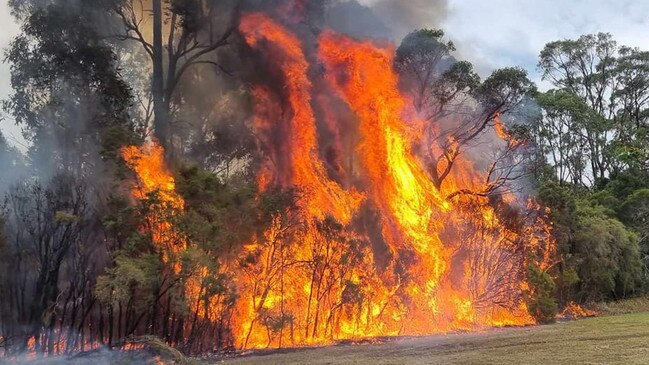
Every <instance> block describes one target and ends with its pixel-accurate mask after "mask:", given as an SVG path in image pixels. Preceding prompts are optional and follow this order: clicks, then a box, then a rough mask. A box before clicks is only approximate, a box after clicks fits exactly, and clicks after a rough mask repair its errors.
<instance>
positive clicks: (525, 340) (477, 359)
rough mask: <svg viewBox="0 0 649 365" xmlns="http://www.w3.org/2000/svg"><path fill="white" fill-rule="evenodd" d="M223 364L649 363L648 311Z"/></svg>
mask: <svg viewBox="0 0 649 365" xmlns="http://www.w3.org/2000/svg"><path fill="white" fill-rule="evenodd" d="M224 363H225V364H227V365H236V364H245V365H256V364H259V365H262V364H264V365H266V364H282V365H283V364H323V365H324V364H359V365H360V364H370V365H383V364H386V365H387V364H390V365H396V364H413V365H418V364H466V365H468V364H475V365H478V364H480V365H486V364H499V365H508V364H517V365H518V364H543V365H554V364H570V365H573V364H625V365H626V364H649V312H646V313H631V314H622V315H616V316H602V317H598V318H588V319H581V320H577V321H570V322H562V323H557V324H552V325H545V326H533V327H526V328H505V329H497V330H490V331H484V332H480V333H460V334H452V335H444V336H432V337H422V338H403V339H396V340H391V341H387V342H384V343H380V344H371V345H339V346H331V347H323V348H315V349H301V350H286V351H283V352H281V353H277V352H275V353H271V354H261V355H260V354H255V355H251V356H244V357H240V358H237V359H232V360H226V361H224Z"/></svg>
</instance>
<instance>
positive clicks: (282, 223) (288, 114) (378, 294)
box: [122, 13, 554, 349]
mask: <svg viewBox="0 0 649 365" xmlns="http://www.w3.org/2000/svg"><path fill="white" fill-rule="evenodd" d="M239 31H240V33H241V34H242V35H243V37H244V39H245V41H246V43H247V44H248V46H250V47H251V48H252V49H254V50H255V51H256V52H259V53H260V54H262V55H263V57H265V59H266V61H267V65H268V67H269V68H270V71H269V72H272V73H273V76H274V78H273V80H276V82H277V83H279V84H273V85H263V84H259V85H255V86H253V87H252V89H251V95H252V97H253V100H254V103H253V105H254V109H255V116H254V119H253V127H254V130H255V133H256V135H258V136H259V137H260V138H259V139H260V148H261V150H262V151H263V155H264V157H265V160H264V161H263V162H262V164H261V166H260V169H259V171H258V173H257V180H258V185H259V187H260V190H261V191H265V190H267V189H268V188H269V187H271V186H281V187H284V188H296V189H297V190H298V191H299V193H300V194H299V200H298V208H297V210H289V211H286V212H285V213H283V214H278V215H277V216H276V217H274V219H273V221H272V224H270V226H269V227H268V229H266V231H265V232H264V233H263V235H261V236H259V237H255V239H254V240H252V241H251V242H248V243H246V244H245V245H244V246H243V248H242V249H240V251H238V252H231V253H228V254H224V255H223V257H222V258H221V259H220V260H221V261H220V262H219V267H220V269H221V270H222V272H223V273H224V274H226V273H227V274H228V275H229V277H231V278H232V279H231V280H232V287H233V288H234V291H235V292H236V301H234V302H232V303H230V302H228V301H225V300H211V299H209V298H208V299H205V296H204V295H202V293H201V289H200V288H201V286H200V283H201V282H202V281H203V279H205V278H206V277H207V276H208V275H209V273H208V272H207V270H199V271H198V273H197V274H196V275H195V277H194V278H192V279H190V280H188V282H187V287H186V290H185V292H186V296H187V298H188V303H193V305H194V306H195V308H194V309H195V310H194V312H196V313H199V315H200V317H201V318H206V319H208V320H210V321H215V322H216V321H223V320H224V318H226V322H227V323H228V328H229V331H230V333H231V336H232V341H233V342H234V344H235V345H236V347H238V348H241V349H246V348H265V347H284V346H300V345H315V344H317V345H320V344H329V343H332V342H335V341H337V340H343V339H344V340H359V339H363V338H371V337H377V336H396V335H425V334H432V333H440V332H447V331H454V330H479V329H482V328H486V327H491V326H506V325H526V324H532V323H534V320H533V319H532V317H531V316H530V315H529V313H528V311H527V307H526V305H525V302H524V300H523V292H524V291H525V290H526V289H527V287H528V284H527V282H526V279H525V267H526V264H527V260H529V256H530V255H528V254H530V253H533V254H534V255H535V256H537V257H542V261H543V262H542V264H541V268H542V269H547V268H548V267H549V266H550V265H551V262H550V261H551V257H552V255H553V247H554V246H553V242H552V241H551V240H550V239H549V230H550V225H549V224H548V223H547V221H546V219H544V218H543V217H544V216H545V215H546V213H547V212H544V211H543V210H542V209H541V208H540V206H538V204H535V203H534V202H533V201H530V202H528V207H527V208H522V209H526V211H527V212H528V214H527V215H526V216H525V222H524V223H523V224H522V228H520V229H519V228H512V224H508V223H507V222H505V221H503V220H504V218H503V217H502V215H501V214H500V213H499V211H497V210H496V208H495V206H496V205H495V204H494V203H493V202H492V201H490V199H489V198H488V197H486V196H484V195H480V194H460V195H453V194H452V193H454V192H456V191H459V190H462V189H464V190H466V191H474V192H479V191H484V188H485V186H484V182H482V179H481V177H482V176H481V172H480V171H479V170H477V169H476V168H475V166H474V165H473V163H471V161H469V160H468V159H466V158H464V157H462V156H459V157H458V158H457V159H456V160H455V161H454V165H453V166H452V167H453V169H452V170H451V173H450V174H449V176H448V178H447V179H446V180H445V181H444V183H443V184H441V186H437V185H436V184H435V183H433V181H432V179H431V177H430V175H429V172H428V171H427V170H426V168H425V167H424V165H423V163H422V161H421V159H420V157H419V156H418V155H417V154H416V153H415V152H414V150H413V147H412V146H413V144H414V142H415V141H418V140H420V139H421V138H422V132H421V131H422V125H423V123H424V122H423V121H421V120H418V119H417V117H416V116H415V114H414V113H413V112H412V111H411V110H409V109H408V105H411V103H409V102H408V99H407V97H405V96H404V95H402V93H401V91H400V90H399V88H398V84H399V79H398V75H397V74H396V73H395V72H394V71H393V69H392V63H393V57H394V47H392V46H388V47H384V48H382V47H378V46H376V45H375V44H373V43H371V42H366V41H358V40H354V39H351V38H349V37H346V36H343V35H339V34H335V33H333V32H331V31H325V32H323V33H322V34H321V35H320V36H319V37H318V40H317V43H318V51H317V55H311V54H309V53H308V52H307V49H309V47H308V46H305V44H303V42H302V41H301V39H300V38H298V37H297V36H296V35H295V34H294V33H293V32H291V31H290V30H289V29H288V28H286V27H284V26H283V25H281V24H279V23H278V22H276V21H275V20H273V19H271V18H270V17H268V16H266V15H264V14H260V13H251V14H245V15H244V16H243V17H242V20H241V23H240V25H239ZM316 70H317V71H321V72H316ZM316 83H317V84H316ZM317 107H319V108H321V109H323V111H322V112H317V110H318V109H316V108H317ZM341 109H344V110H345V111H344V112H341ZM346 119H352V121H351V122H350V121H347V123H345V122H346ZM495 123H496V124H495V126H496V127H495V128H496V130H497V132H499V131H500V132H499V134H501V138H503V139H505V140H508V139H509V136H508V135H507V134H506V133H505V132H506V131H505V129H504V127H503V126H502V123H500V119H499V118H496V122H495ZM323 126H324V127H326V128H327V130H328V131H329V133H330V134H332V135H333V138H334V141H333V142H332V143H331V146H327V147H329V148H332V149H333V150H334V152H335V153H334V154H333V155H332V156H329V157H330V158H327V159H323V158H322V156H321V155H322V153H321V151H322V150H323V149H324V148H322V146H320V142H319V139H318V137H319V133H321V130H320V129H319V127H323ZM499 126H500V127H499ZM343 137H345V138H343ZM278 141H280V142H278ZM447 143H448V146H450V147H448V146H446V148H450V153H452V154H455V153H456V152H457V153H459V146H458V143H457V141H455V140H453V138H452V137H449V140H448V141H447ZM443 147H444V146H439V145H434V146H431V148H432V149H433V150H435V151H441V150H443V149H444V148H443ZM122 154H123V156H124V158H125V160H126V161H127V163H128V164H129V165H130V166H131V167H132V168H133V169H134V170H135V171H136V173H137V176H138V183H137V184H135V185H134V187H133V189H132V194H133V196H134V197H135V198H137V199H147V198H148V197H149V196H150V195H151V194H153V193H157V196H158V198H159V200H160V201H161V206H163V207H166V208H167V209H169V210H171V214H172V216H173V215H174V214H180V213H181V211H182V210H183V209H184V202H183V200H182V197H180V196H179V195H178V194H177V193H176V192H175V183H174V179H173V175H172V174H171V173H170V172H169V171H168V169H167V168H166V167H165V165H164V158H163V156H164V153H163V151H162V149H161V148H160V147H159V146H157V145H156V144H147V145H145V146H143V147H127V148H125V149H123V150H122ZM438 168H439V167H438ZM442 168H444V167H442ZM449 196H454V198H448V197H449ZM501 201H502V203H501V204H510V205H516V204H518V203H517V197H515V196H513V195H508V194H504V196H503V197H502V198H501ZM522 205H525V204H522ZM150 220H151V221H152V222H153V224H152V225H151V226H152V227H153V230H154V231H155V233H154V235H153V236H154V242H155V243H156V244H158V245H159V246H160V247H167V248H171V249H168V250H167V251H169V252H170V254H169V255H170V256H171V255H172V254H173V253H175V252H177V250H181V249H183V248H184V247H186V246H187V245H188V244H191V243H189V242H188V241H187V239H185V238H183V237H182V235H179V234H178V233H177V232H176V230H175V229H174V227H173V224H171V220H170V219H168V218H165V217H164V216H161V217H158V216H152V217H150ZM176 270H178V267H176ZM201 301H203V303H204V304H205V305H201Z"/></svg>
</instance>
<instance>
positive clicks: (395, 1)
mask: <svg viewBox="0 0 649 365" xmlns="http://www.w3.org/2000/svg"><path fill="white" fill-rule="evenodd" d="M359 2H360V3H361V4H363V5H366V6H369V7H370V8H371V9H372V11H373V13H374V14H375V15H376V16H377V17H378V18H379V19H381V21H382V22H383V23H384V24H386V25H387V26H388V27H389V28H390V29H391V30H392V40H393V41H395V42H399V41H400V40H401V39H403V37H404V36H405V35H406V34H408V33H410V32H411V31H413V30H415V29H420V28H440V27H441V24H442V23H443V21H444V19H445V18H446V16H447V14H448V7H449V5H448V1H447V0H359Z"/></svg>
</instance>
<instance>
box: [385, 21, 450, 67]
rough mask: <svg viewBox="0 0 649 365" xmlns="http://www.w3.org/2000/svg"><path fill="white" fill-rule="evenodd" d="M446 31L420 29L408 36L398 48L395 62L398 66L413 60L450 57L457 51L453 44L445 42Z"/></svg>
mask: <svg viewBox="0 0 649 365" xmlns="http://www.w3.org/2000/svg"><path fill="white" fill-rule="evenodd" d="M443 37H444V31H442V30H441V29H426V28H424V29H419V30H415V31H413V32H411V33H410V34H408V35H407V36H406V37H405V38H404V39H403V40H402V41H401V44H400V45H399V48H397V52H396V57H395V62H396V63H397V64H400V63H406V62H412V61H413V59H415V58H419V57H424V58H432V57H434V58H438V59H441V58H442V57H445V56H448V55H449V54H450V53H451V52H453V51H455V46H454V45H453V42H451V41H448V42H444V41H443V40H442V38H443Z"/></svg>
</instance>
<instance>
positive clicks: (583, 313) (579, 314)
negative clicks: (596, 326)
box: [557, 302, 597, 319]
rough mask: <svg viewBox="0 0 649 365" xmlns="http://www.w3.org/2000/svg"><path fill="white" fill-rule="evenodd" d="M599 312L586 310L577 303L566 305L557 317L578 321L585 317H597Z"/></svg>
mask: <svg viewBox="0 0 649 365" xmlns="http://www.w3.org/2000/svg"><path fill="white" fill-rule="evenodd" d="M596 315H597V312H595V311H593V310H590V309H587V308H584V307H582V306H580V305H579V304H577V303H575V302H570V303H568V304H567V305H566V307H565V308H564V310H563V312H561V313H560V314H558V315H557V317H558V318H568V319H578V318H584V317H595V316H596Z"/></svg>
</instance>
